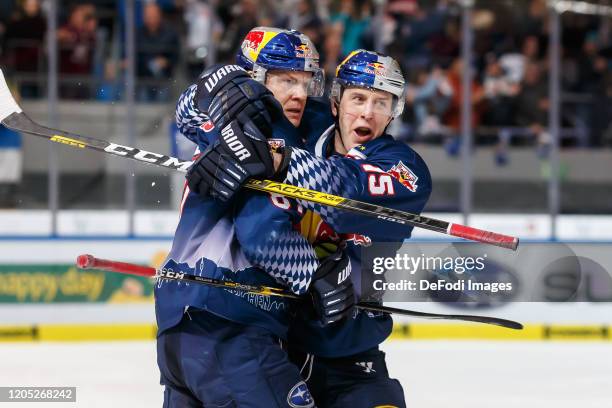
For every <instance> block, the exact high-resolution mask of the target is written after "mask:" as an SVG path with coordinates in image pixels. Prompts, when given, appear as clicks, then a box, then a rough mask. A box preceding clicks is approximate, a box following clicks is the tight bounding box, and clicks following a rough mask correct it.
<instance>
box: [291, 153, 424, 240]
mask: <svg viewBox="0 0 612 408" xmlns="http://www.w3.org/2000/svg"><path fill="white" fill-rule="evenodd" d="M284 160H285V163H286V164H285V168H284V169H282V172H283V174H285V177H284V182H286V183H288V184H292V185H295V186H299V187H302V188H307V189H311V190H317V191H322V192H325V193H329V194H333V195H338V196H341V197H344V198H350V199H354V200H359V201H365V202H370V203H376V204H379V205H381V206H384V207H389V208H395V209H398V210H403V211H407V212H411V213H420V212H421V211H422V210H423V207H424V206H425V203H426V202H427V200H428V198H429V195H430V193H431V176H430V174H429V170H428V169H427V166H426V165H425V163H424V161H423V160H422V159H421V157H420V156H418V155H417V154H416V153H415V152H414V151H412V150H411V149H408V148H404V147H403V146H393V147H391V148H389V149H383V150H379V151H378V152H376V153H375V154H373V155H371V156H369V157H367V158H366V159H364V160H357V159H354V158H349V157H339V156H335V157H332V158H331V159H327V160H326V159H322V158H320V157H317V156H315V155H314V154H311V153H309V152H307V151H305V150H300V149H292V151H291V152H290V157H285V158H284ZM394 167H395V169H394ZM394 172H395V173H394ZM402 174H404V175H405V176H406V177H405V178H402ZM300 204H301V205H302V206H303V207H304V208H307V209H310V210H312V211H315V212H317V213H319V214H321V216H322V217H323V219H324V220H325V221H326V222H327V223H328V224H330V226H331V227H332V228H333V229H334V230H335V231H336V232H339V233H360V234H364V235H369V234H372V233H377V232H378V233H380V232H381V230H382V229H384V230H386V231H388V232H389V236H391V237H392V236H397V235H395V233H396V232H397V233H401V234H402V236H404V237H405V238H408V237H409V235H410V231H411V229H409V228H407V227H405V226H402V225H399V224H398V225H392V224H387V223H385V224H382V221H380V220H378V219H376V218H371V217H361V216H358V215H355V214H353V213H349V212H346V211H343V210H340V209H336V208H333V207H328V206H323V205H320V204H316V203H312V202H307V201H303V200H300ZM396 230H397V231H396Z"/></svg>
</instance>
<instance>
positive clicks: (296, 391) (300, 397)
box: [287, 381, 314, 408]
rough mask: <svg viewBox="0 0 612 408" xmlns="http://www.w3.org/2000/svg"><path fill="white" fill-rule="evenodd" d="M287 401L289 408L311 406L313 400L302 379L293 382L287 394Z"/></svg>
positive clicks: (308, 407) (306, 407) (310, 407)
mask: <svg viewBox="0 0 612 408" xmlns="http://www.w3.org/2000/svg"><path fill="white" fill-rule="evenodd" d="M287 403H288V404H289V406H290V407H291V408H312V407H314V400H313V399H312V396H311V395H310V391H308V386H307V385H306V383H305V382H304V381H300V382H299V383H297V384H295V385H294V386H293V388H292V389H291V391H289V394H287Z"/></svg>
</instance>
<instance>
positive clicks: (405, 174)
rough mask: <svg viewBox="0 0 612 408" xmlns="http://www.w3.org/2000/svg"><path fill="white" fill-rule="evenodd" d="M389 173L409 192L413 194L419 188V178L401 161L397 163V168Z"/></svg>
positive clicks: (394, 167)
mask: <svg viewBox="0 0 612 408" xmlns="http://www.w3.org/2000/svg"><path fill="white" fill-rule="evenodd" d="M387 173H389V174H390V175H392V176H393V177H395V179H397V181H399V182H400V183H402V185H403V186H404V187H406V188H407V189H408V190H410V191H412V192H413V193H414V192H416V191H417V188H418V187H419V186H418V185H417V181H418V179H419V178H418V177H417V175H416V174H414V172H413V171H412V170H410V168H409V167H408V166H406V165H405V164H404V163H402V161H401V160H400V161H399V162H397V164H396V165H395V166H393V167H391V168H390V169H389V170H388V171H387Z"/></svg>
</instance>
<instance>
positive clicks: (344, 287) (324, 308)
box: [309, 249, 355, 326]
mask: <svg viewBox="0 0 612 408" xmlns="http://www.w3.org/2000/svg"><path fill="white" fill-rule="evenodd" d="M309 292H310V294H311V296H312V303H313V305H314V311H315V317H316V319H317V320H319V322H320V323H321V325H323V326H327V325H330V324H334V323H337V322H339V321H341V320H343V319H346V318H348V317H350V316H351V315H352V314H353V308H354V307H355V289H354V288H353V282H352V281H351V262H350V260H349V258H348V256H347V255H346V254H345V253H344V251H342V250H341V249H339V250H338V251H336V252H335V253H333V254H332V255H330V256H328V257H327V258H325V259H323V260H322V261H321V264H320V265H319V267H318V268H317V270H316V272H315V274H314V277H313V280H312V283H311V284H310V288H309Z"/></svg>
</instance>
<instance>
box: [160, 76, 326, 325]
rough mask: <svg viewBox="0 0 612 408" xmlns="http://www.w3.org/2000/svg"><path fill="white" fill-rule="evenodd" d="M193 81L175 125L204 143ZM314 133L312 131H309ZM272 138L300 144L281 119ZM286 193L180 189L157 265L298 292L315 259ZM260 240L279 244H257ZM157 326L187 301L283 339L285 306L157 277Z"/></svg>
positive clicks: (208, 129)
mask: <svg viewBox="0 0 612 408" xmlns="http://www.w3.org/2000/svg"><path fill="white" fill-rule="evenodd" d="M196 91H197V85H192V86H191V87H189V88H188V89H187V90H186V91H185V92H184V93H183V94H182V95H181V97H180V98H179V102H178V104H177V125H178V127H179V130H180V131H181V133H182V134H183V135H185V136H186V137H187V138H189V139H190V140H191V141H193V142H194V143H196V144H197V145H198V148H199V149H200V150H204V149H206V148H207V147H208V146H209V145H210V144H211V143H214V142H215V141H216V140H217V138H218V136H219V135H218V131H217V129H215V127H214V126H213V124H212V122H210V121H209V119H208V117H207V116H206V115H204V114H203V113H201V112H200V111H199V110H198V109H197V108H196V107H195V106H196V105H195V103H194V96H195V94H196ZM313 131H317V130H313ZM272 141H273V143H277V144H278V145H279V147H280V146H301V145H302V141H301V138H300V137H299V134H298V132H297V130H296V128H295V127H294V126H293V125H291V123H290V122H288V121H287V120H284V119H283V120H279V121H278V122H277V123H275V126H274V134H273V140H272ZM283 199H284V197H282V198H279V197H275V196H270V195H268V194H259V193H252V192H245V193H244V194H242V195H241V196H239V197H238V199H237V200H236V202H234V203H233V204H232V205H231V206H228V205H223V204H220V203H218V202H216V201H214V200H212V199H203V198H202V197H200V196H198V195H197V194H195V193H192V192H190V191H189V189H188V188H186V189H185V192H184V194H183V201H182V203H181V217H180V220H179V224H178V226H177V229H176V232H175V235H174V240H173V243H172V249H171V250H170V253H169V254H168V258H167V259H166V261H165V263H164V266H163V268H165V269H171V270H179V271H181V272H185V273H189V274H195V275H199V276H205V277H210V278H215V279H220V280H230V281H234V282H241V283H250V284H256V285H268V286H278V285H279V283H280V284H282V285H285V286H287V287H288V288H289V289H291V290H293V291H294V292H295V293H296V294H304V293H305V292H306V290H307V288H308V286H309V284H310V281H311V279H312V275H313V274H314V271H315V270H316V268H317V266H318V260H317V257H316V255H315V253H314V250H313V248H312V246H311V245H309V244H308V242H307V241H306V240H305V238H304V237H303V236H301V235H300V234H299V233H298V232H296V231H295V230H294V229H293V227H292V223H294V222H298V221H299V218H300V216H301V214H300V211H299V210H298V206H297V205H295V202H292V203H290V204H289V205H286V201H283ZM261 242H266V243H271V242H275V243H279V245H274V246H271V245H259V243H261ZM155 299H156V303H155V305H156V316H157V324H158V328H159V332H160V333H161V332H163V331H164V330H167V329H169V328H171V327H173V326H174V325H176V324H177V323H178V322H179V321H180V320H181V318H182V316H183V314H184V312H185V310H187V309H188V308H189V307H193V308H197V309H204V310H208V311H210V312H213V313H215V314H217V315H219V316H221V317H224V318H226V319H229V320H232V321H235V322H238V323H243V324H254V325H257V326H260V327H263V328H266V329H268V330H270V331H271V332H273V333H274V334H276V335H277V336H279V337H286V332H287V326H288V321H289V317H288V311H289V305H288V303H287V301H286V300H284V299H283V298H279V297H270V296H262V295H252V294H247V293H244V292H242V291H235V290H227V289H220V288H212V287H207V286H203V285H199V284H188V283H179V282H175V281H163V280H162V281H159V282H158V284H157V285H156V287H155Z"/></svg>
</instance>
